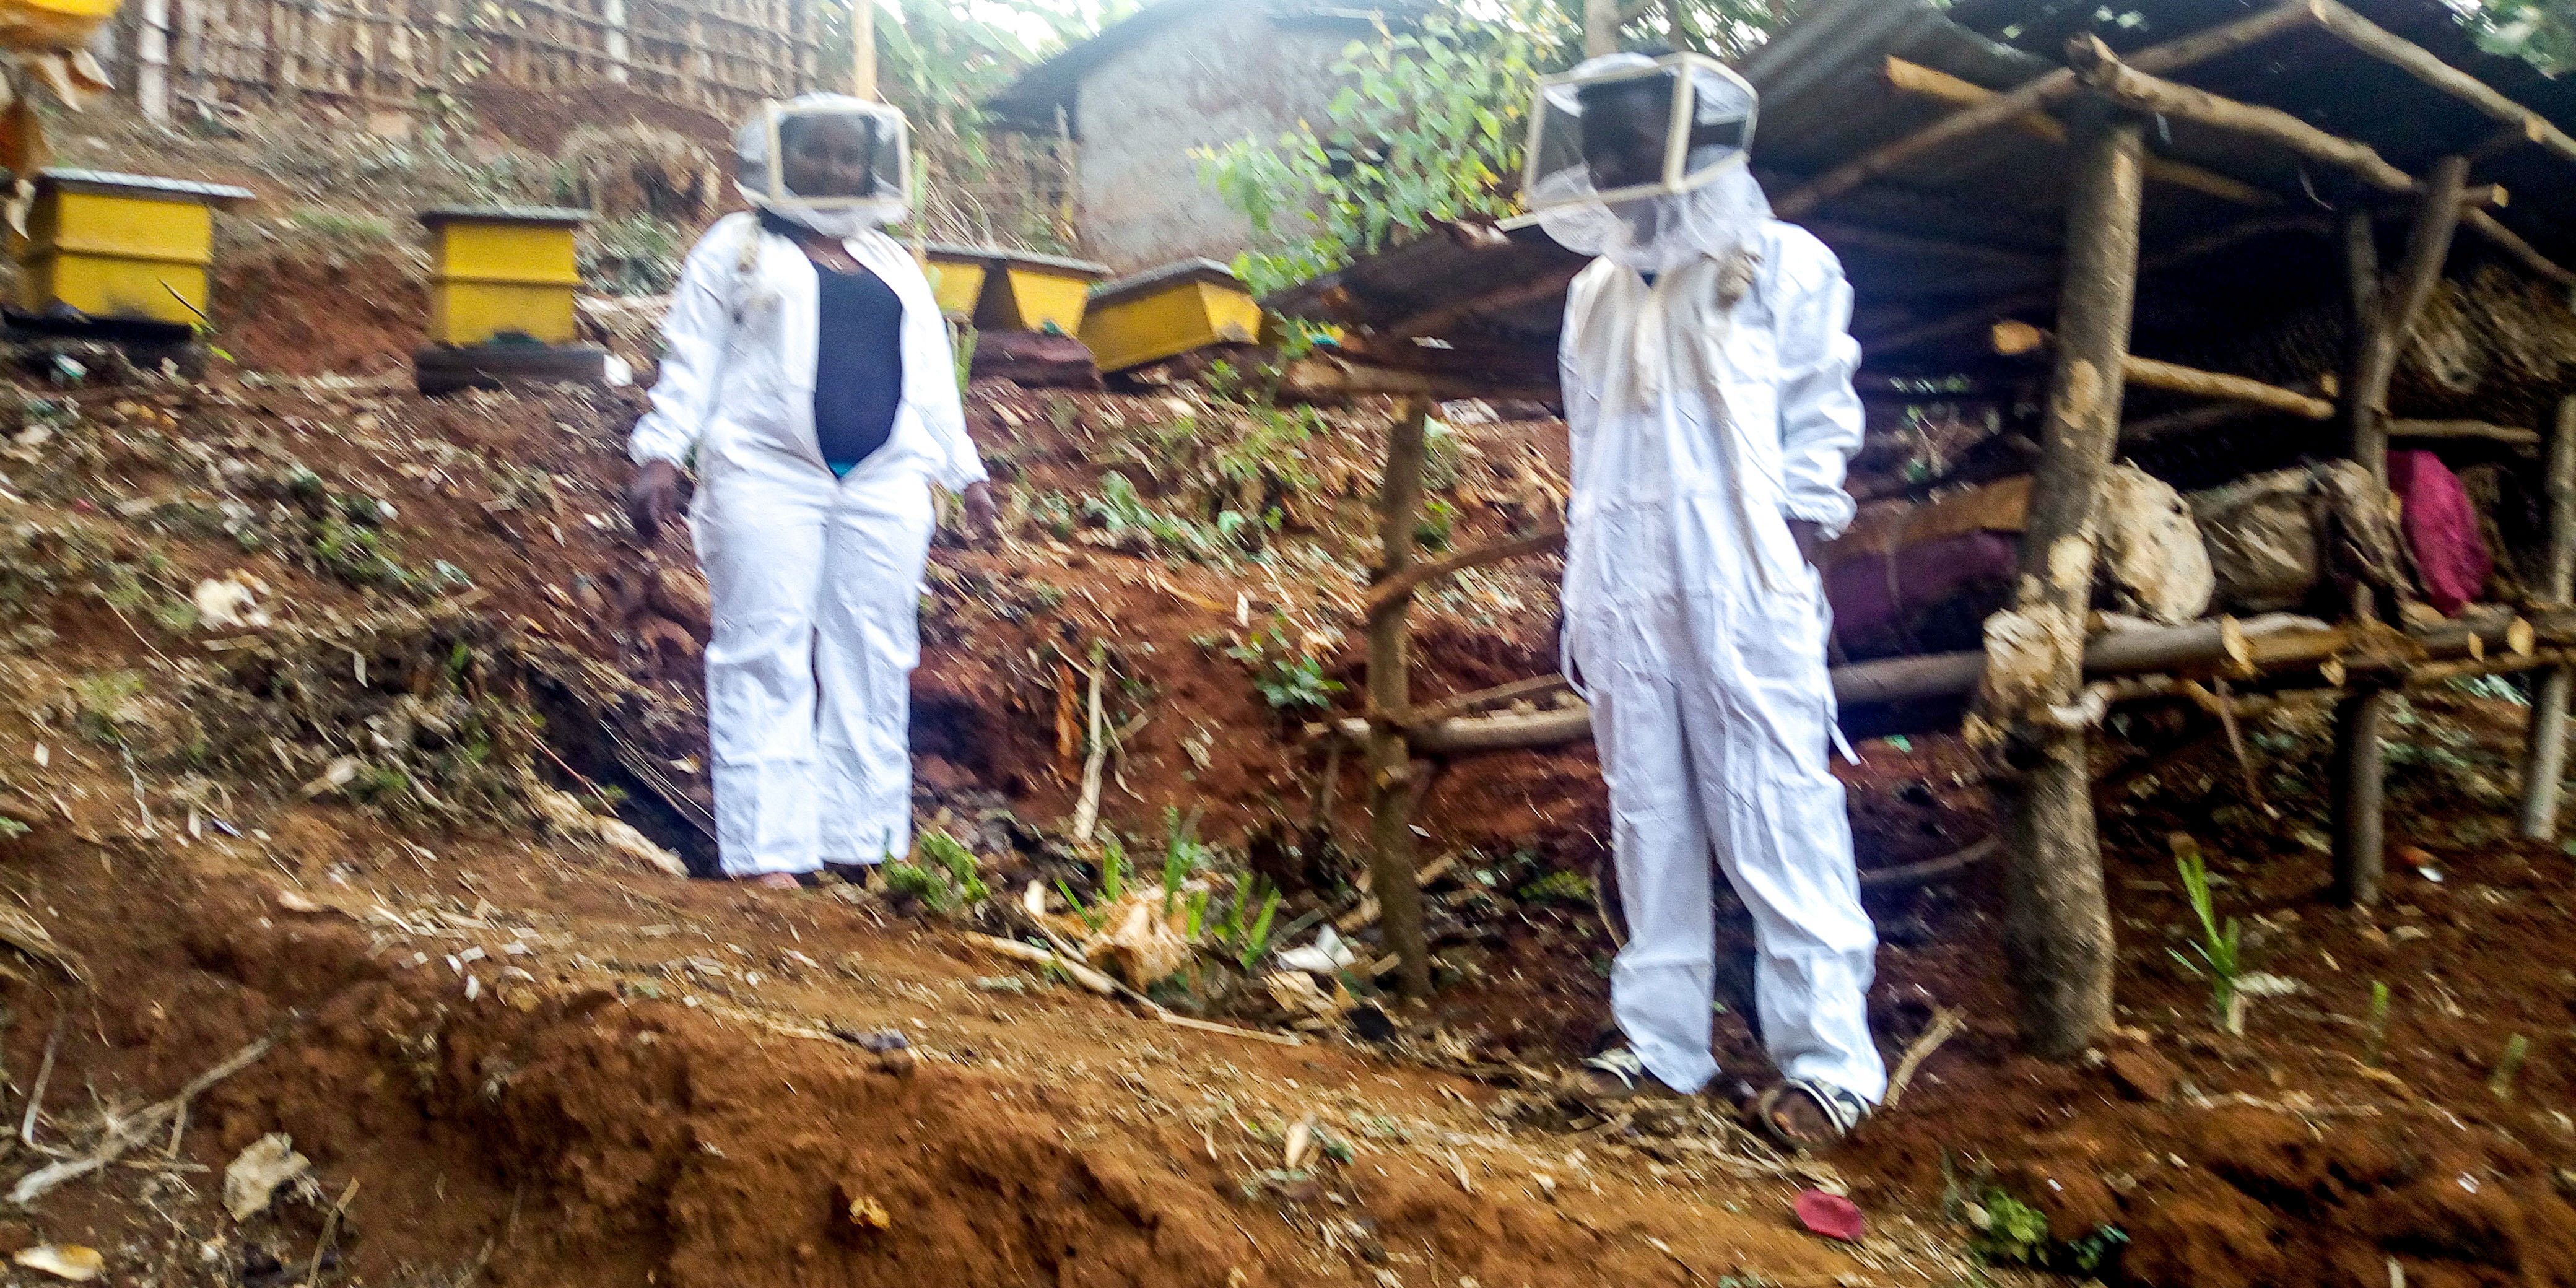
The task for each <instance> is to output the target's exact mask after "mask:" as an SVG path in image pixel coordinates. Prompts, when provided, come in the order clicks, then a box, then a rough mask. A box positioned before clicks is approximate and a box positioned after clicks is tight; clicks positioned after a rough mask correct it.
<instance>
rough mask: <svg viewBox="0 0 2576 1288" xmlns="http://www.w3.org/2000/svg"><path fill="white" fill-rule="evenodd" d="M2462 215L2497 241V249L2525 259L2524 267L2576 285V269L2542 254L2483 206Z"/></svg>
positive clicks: (2491, 239) (2554, 280) (2463, 219)
mask: <svg viewBox="0 0 2576 1288" xmlns="http://www.w3.org/2000/svg"><path fill="white" fill-rule="evenodd" d="M2460 218H2461V222H2463V223H2466V224H2467V225H2468V226H2469V227H2471V228H2474V229H2477V230H2478V235H2479V236H2481V237H2484V238H2486V239H2487V240H2488V241H2491V242H2494V243H2495V244H2496V246H2497V248H2498V249H2500V250H2502V251H2504V253H2506V254H2508V255H2511V256H2513V257H2514V258H2515V259H2517V260H2520V261H2522V266H2523V267H2525V268H2528V269H2530V270H2531V271H2532V272H2534V273H2537V274H2539V275H2540V276H2542V277H2545V278H2547V279H2549V280H2550V281H2553V282H2556V283H2557V284H2559V285H2560V286H2565V287H2576V272H2569V271H2568V270H2567V269H2566V268H2564V267H2562V266H2561V265H2559V263H2558V262H2557V261H2555V260H2553V259H2551V258H2549V257H2548V256H2546V255H2543V254H2541V253H2540V251H2539V250H2538V249H2536V248H2534V247H2533V246H2532V244H2531V243H2530V242H2527V241H2524V240H2523V239H2522V238H2521V237H2520V236H2518V235H2516V234H2515V233H2514V231H2513V230H2512V229H2510V228H2507V227H2505V226H2504V225H2503V224H2501V223H2498V222H2496V217H2495V216H2494V215H2491V214H2488V213H2487V212H2485V211H2483V210H2472V211H2469V212H2468V213H2466V214H2464V215H2462V216H2461V217H2460Z"/></svg>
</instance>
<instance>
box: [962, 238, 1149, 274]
mask: <svg viewBox="0 0 2576 1288" xmlns="http://www.w3.org/2000/svg"><path fill="white" fill-rule="evenodd" d="M921 250H922V253H923V254H924V255H926V256H928V257H930V258H932V259H940V260H948V261H950V262H952V263H953V262H962V261H970V260H971V261H973V262H975V263H978V264H982V265H984V266H985V267H987V268H1037V269H1047V270H1051V271H1054V272H1058V273H1069V274H1071V275H1073V276H1075V277H1088V278H1091V279H1092V280H1094V281H1098V280H1099V279H1101V278H1104V277H1107V276H1109V266H1108V265H1107V264H1099V263H1094V262H1092V261H1091V260H1087V259H1071V258H1068V257H1066V256H1063V255H1040V254H1038V253H1037V252H1035V251H1025V250H1004V249H1002V248H1001V247H999V246H960V245H958V244H956V243H955V242H924V243H922V246H921Z"/></svg>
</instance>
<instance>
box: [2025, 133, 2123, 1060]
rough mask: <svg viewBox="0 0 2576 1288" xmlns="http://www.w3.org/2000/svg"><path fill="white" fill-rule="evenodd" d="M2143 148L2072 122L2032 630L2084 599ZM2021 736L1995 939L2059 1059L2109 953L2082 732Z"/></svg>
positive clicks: (2096, 1003) (2111, 419) (2037, 1031)
mask: <svg viewBox="0 0 2576 1288" xmlns="http://www.w3.org/2000/svg"><path fill="white" fill-rule="evenodd" d="M2145 157H2146V127H2145V123H2144V122H2142V121H2140V120H2139V119H2138V118H2136V117H2134V116H2126V115H2118V116H2114V115H2111V114H2108V113H2100V114H2095V115H2094V116H2093V119H2090V120H2087V121H2085V122H2084V124H2083V127H2082V134H2081V141H2080V142H2079V144H2078V145H2077V147H2076V149H2075V175H2074V186H2073V190H2072V191H2071V192H2070V193H2069V194H2068V198H2067V203H2066V278H2065V283H2064V290H2063V294H2062V296H2061V298H2060V301H2059V304H2058V309H2057V318H2058V326H2059V329H2060V332H2061V334H2062V337H2063V339H2062V343H2061V344H2060V345H2059V347H2058V353H2057V365H2056V371H2055V373H2054V375H2053V377H2052V378H2051V381H2050V390H2049V399H2048V408H2047V413H2046V418H2045V421H2044V426H2045V428H2044V430H2043V433H2042V436H2041V440H2040V461H2039V469H2038V471H2037V473H2035V474H2034V475H2033V476H2032V484H2031V504H2030V518H2029V526H2028V528H2027V529H2026V530H2025V531H2024V533H2023V535H2022V547H2021V573H2022V575H2021V586H2020V589H2019V590H2018V592H2017V593H2016V595H2015V599H2014V605H2013V611H2015V612H2017V613H2020V614H2022V615H2023V616H2025V617H2026V618H2029V619H2032V620H2034V621H2035V622H2037V623H2038V625H2039V628H2040V629H2041V630H2042V631H2043V632H2050V633H2055V632H2062V631H2068V630H2072V631H2079V632H2080V631H2081V629H2082V623H2083V622H2084V620H2085V613H2086V610H2087V608H2088V607H2089V606H2090V604H2091V601H2092V595H2093V563H2094V512H2095V510H2096V508H2097V507H2098V505H2099V503H2100V498H2101V492H2102V476H2103V474H2104V472H2105V471H2107V470H2108V469H2109V468H2110V466H2111V454H2112V448H2113V446H2114V444H2115V443H2116V442H2117V441H2118V439H2119V433H2120V397H2121V381H2122V371H2123V367H2124V364H2123V362H2122V359H2123V358H2124V357H2125V356H2126V355H2127V353H2128V348H2129V324H2130V318H2131V316H2132V313H2133V311H2134V308H2135V305H2136V299H2137V288H2138V240H2139V223H2140V220H2141V217H2142V215H2143V209H2144V200H2143V198H2144V191H2143V180H2142V176H2141V170H2142V163H2143V162H2144V160H2145ZM2083 672H2084V667H2083V659H2082V655H2081V653H2080V652H2078V651H2076V650H2072V649H2069V650H2065V651H2064V652H2062V653H2061V654H2060V655H2059V658H2058V659H2057V662H2056V664H2055V666H2054V668H2053V670H2052V671H2051V672H2050V673H2048V674H2046V675H2044V676H2041V677H2040V680H2041V683H2042V686H2043V687H2042V688H2041V689H2040V691H2039V692H2038V693H2037V694H2035V695H2034V698H2035V700H2036V701H2038V702H2042V703H2046V704H2048V705H2050V706H2058V707H2062V706H2067V705H2070V704H2072V703H2073V702H2074V701H2075V698H2076V695H2077V691H2078V690H2079V689H2080V688H2082V686H2083V680H2084V676H2083ZM1994 714H1995V715H1996V716H1997V717H1998V718H2006V719H2009V718H2016V717H2019V716H2021V715H2023V714H2024V713H2020V712H2012V713H2005V712H1997V713H1994ZM2021 736H2022V737H2023V738H2024V739H2025V740H2026V741H2027V743H2028V760H2027V762H2026V765H2025V768H2024V771H2023V774H2022V776H2021V778H2020V780H2019V781H2018V782H2016V783H2014V784H2013V785H2012V787H2011V789H2010V791H2009V797H2010V800H2011V804H2012V811H2011V820H2012V821H2011V824H2010V830H2009V832H2008V833H2007V836H2008V838H2009V841H2008V844H2007V846H2006V855H2007V864H2006V868H2005V874H2006V875H2005V881H2004V887H2005V915H2004V946H2005V951H2006V954H2007V956H2008V958H2009V959H2010V962H2011V965H2012V973H2013V981H2014V985H2015V992H2016V993H2017V994H2018V1000H2019V1003H2020V1014H2021V1032H2022V1040H2023V1041H2024V1042H2025V1043H2026V1044H2027V1045H2028V1046H2029V1047H2030V1048H2031V1049H2032V1050H2033V1051H2034V1052H2036V1053H2037V1054H2039V1055H2041V1056H2043V1057H2045V1058H2050V1059H2069V1058H2072V1057H2073V1056H2075V1055H2076V1054H2077V1053H2079V1052H2081V1051H2083V1050H2084V1048H2085V1047H2087V1046H2089V1045H2091V1043H2092V1041H2093V1039H2094V1037H2095V1036H2096V1035H2097V1034H2099V1033H2101V1032H2102V1030H2103V1029H2105V1028H2107V1027H2108V1026H2109V1025H2110V1023H2111V977H2112V972H2113V968H2114V966H2115V965H2116V959H2117V953H2116V949H2115V946H2114V944H2113V941H2112V936H2111V917H2110V911H2109V907H2108V905H2107V903H2106V902H2105V900H2104V898H2103V893H2102V854H2101V837H2100V835H2099V832H2098V829H2097V828H2096V826H2095V823H2094V818H2093V793H2092V782H2091V779H2092V775H2091V771H2090V767H2089V765H2088V763H2087V755H2086V750H2087V748H2086V744H2087V737H2086V735H2085V733H2084V732H2083V731H2082V730H2053V729H2044V728H2039V727H2036V726H2033V727H2030V728H2026V729H2024V730H2022V734H2021Z"/></svg>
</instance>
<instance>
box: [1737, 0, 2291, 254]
mask: <svg viewBox="0 0 2576 1288" xmlns="http://www.w3.org/2000/svg"><path fill="white" fill-rule="evenodd" d="M2310 21H2312V19H2311V17H2310V15H2309V13H2308V9H2307V4H2306V0H2285V2H2284V3H2282V4H2279V5H2275V6H2274V7H2272V8H2270V9H2266V10H2263V11H2261V12H2259V13H2255V14H2253V15H2251V16H2248V17H2244V18H2239V19H2237V20H2236V21H2234V22H2230V23H2224V24H2221V25H2219V26H2216V27H2212V28H2210V29H2208V30H2207V31H2203V32H2199V33H2197V34H2194V35H2190V36H2185V37H2183V38H2182V39H2180V40H2173V41H2168V42H2166V43H2164V44H2161V45H2157V46H2155V47H2153V48H2150V49H2145V50H2141V51H2139V52H2138V53H2137V54H2135V55H2133V56H2132V57H2131V58H2130V59H2129V65H2130V66H2132V67H2135V68H2138V69H2139V70H2141V71H2146V72H2151V73H2161V72H2173V71H2180V70H2181V69H2183V68H2185V67H2189V66H2191V65H2193V64H2195V63H2200V62H2204V61H2207V60H2208V59H2211V58H2216V57H2218V56H2220V55H2222V54H2227V53H2231V52H2233V51H2235V50H2239V49H2243V48H2245V47H2246V46H2248V45H2253V44H2258V43H2260V42H2262V41H2265V40H2268V39H2270V38H2271V37H2273V36H2275V35H2278V34H2280V33H2281V32H2284V31H2288V30H2290V29H2291V28H2293V27H2297V26H2301V25H2303V24H2305V23H2308V22H2310ZM2078 87H2079V86H2078V82H2077V81H2076V79H2075V73H2074V72H2072V71H2070V70H2067V69H2065V68H2059V69H2058V70H2056V71H2052V72H2048V73H2046V74H2044V75H2040V76H2037V77H2034V78H2032V80H2031V81H2030V83H2028V84H2026V85H2022V86H2019V87H2017V88H2014V89H2012V90H2008V91H2006V92H2004V93H2002V94H1998V95H1996V96H1995V97H1993V98H1991V99H1988V100H1986V101H1985V102H1983V103H1981V104H1979V105H1977V106H1975V107H1969V108H1962V109H1960V110H1959V111H1957V112H1953V113H1951V114H1950V115H1948V116H1945V117H1943V118H1941V119H1940V120H1938V121H1935V122H1933V123H1932V124H1931V125H1928V126H1925V127H1924V128H1923V129H1920V130H1917V131H1915V132H1914V133H1912V134H1909V135H1907V136H1905V137H1904V138H1901V139H1897V140H1895V141H1893V142H1891V143H1887V144H1885V145H1882V146H1880V147H1877V148H1874V149H1872V150H1870V151H1869V152H1867V153H1865V154H1863V155H1861V156H1859V157H1856V158H1854V159H1852V160H1851V161H1848V162H1845V163H1844V164H1842V165H1839V166H1836V167H1835V168H1833V169H1832V170H1829V171H1827V172H1825V173H1824V174H1822V175H1820V176H1818V177H1817V178H1815V179H1813V180H1810V181H1809V182H1807V183H1806V184H1805V185H1803V186H1801V187H1799V188H1797V189H1796V190H1794V191H1792V192H1790V193H1789V194H1788V195H1787V196H1784V197H1781V198H1780V199H1779V200H1777V201H1774V202H1772V203H1771V204H1772V208H1773V210H1775V211H1776V212H1778V214H1779V216H1780V217H1781V218H1783V219H1796V218H1798V217H1799V216H1801V215H1804V214H1806V213H1807V212H1808V211H1811V210H1813V209H1815V208H1816V207H1817V206H1820V205H1823V204H1824V203H1825V202H1828V201H1831V200H1833V199H1834V198H1836V197H1839V196H1841V195H1843V194H1844V193H1846V192H1849V191H1851V190H1852V189H1854V188H1857V187H1859V186H1861V185H1862V184H1865V183H1868V182H1870V181H1871V180H1873V179H1877V178H1880V177H1882V176H1884V175H1886V174H1887V173H1888V172H1889V171H1891V170H1894V169H1895V168H1896V167H1898V166H1900V165H1903V164H1904V163H1905V162H1907V161H1909V160H1911V159H1913V158H1915V157H1918V156H1921V155H1923V154H1924V153H1927V152H1932V151H1935V150H1937V149H1939V148H1942V147H1945V146H1947V145H1949V144H1951V143H1955V142H1957V141H1959V140H1961V139H1965V138H1971V137H1974V136H1976V135H1979V134H1983V133H1984V132H1986V131H1987V130H1990V129H1993V128H1994V127H1996V126H1998V125H2002V124H2005V123H2007V122H2009V121H2012V120H2014V119H2016V118H2018V117H2020V116H2021V115H2023V114H2024V113H2027V112H2030V111H2034V110H2037V109H2041V108H2045V107H2048V106H2050V105H2052V104H2055V103H2060V102H2064V101H2065V100H2066V99H2068V98H2071V97H2073V96H2074V94H2075V91H2076V90H2077V88H2078Z"/></svg>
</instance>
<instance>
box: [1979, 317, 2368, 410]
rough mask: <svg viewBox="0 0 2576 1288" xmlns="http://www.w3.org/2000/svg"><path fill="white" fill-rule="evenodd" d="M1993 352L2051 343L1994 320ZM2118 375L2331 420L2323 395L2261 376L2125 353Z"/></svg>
mask: <svg viewBox="0 0 2576 1288" xmlns="http://www.w3.org/2000/svg"><path fill="white" fill-rule="evenodd" d="M1993 334H1994V346H1995V352H1997V353H1999V354H2002V355H2004V356H2005V357H2023V356H2027V355H2029V354H2033V353H2037V352H2039V351H2040V350H2042V349H2045V348H2048V347H2049V346H2050V344H2052V343H2053V340H2052V338H2051V337H2050V336H2049V333H2048V332H2046V331H2043V330H2041V329H2040V328H2038V327H2035V326H2032V325H2030V324H2029V323H2027V322H1998V323H1996V324H1995V325H1994V333H1993ZM2120 374H2121V377H2122V379H2124V380H2125V381H2126V382H2127V383H2130V384H2134V385H2140V386H2144V387H2146V388H2149V389H2163V390H2167V391H2170V392H2173V393H2182V394H2197V395H2199V396H2201V397H2203V398H2216V399H2219V400H2222V401H2225V402H2236V403H2252V404H2254V405H2255V406H2258V407H2269V408H2271V409H2272V410H2274V411H2283V412H2288V413H2289V414H2291V415H2293V416H2303V417H2306V418H2307V419H2309V420H2332V419H2334V414H2335V406H2334V404H2333V403H2330V402H2327V401H2326V400H2325V399H2323V398H2314V397H2310V396H2309V395H2307V394H2303V393H2299V392H2297V391H2295V390H2290V389H2283V388H2281V387H2280V386H2279V385H2267V384H2264V383H2263V382H2262V381H2260V380H2249V379H2246V378H2245V377H2243V376H2230V375H2226V374H2223V373H2221V372H2216V371H2202V370H2200V369H2199V368H2197V367H2185V366H2180V365H2178V364H2175V363H2171V362H2158V361H2156V360H2155V359H2153V358H2141V357H2139V356H2137V355H2136V354H2127V355H2124V356H2122V357H2121V359H2120Z"/></svg>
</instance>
